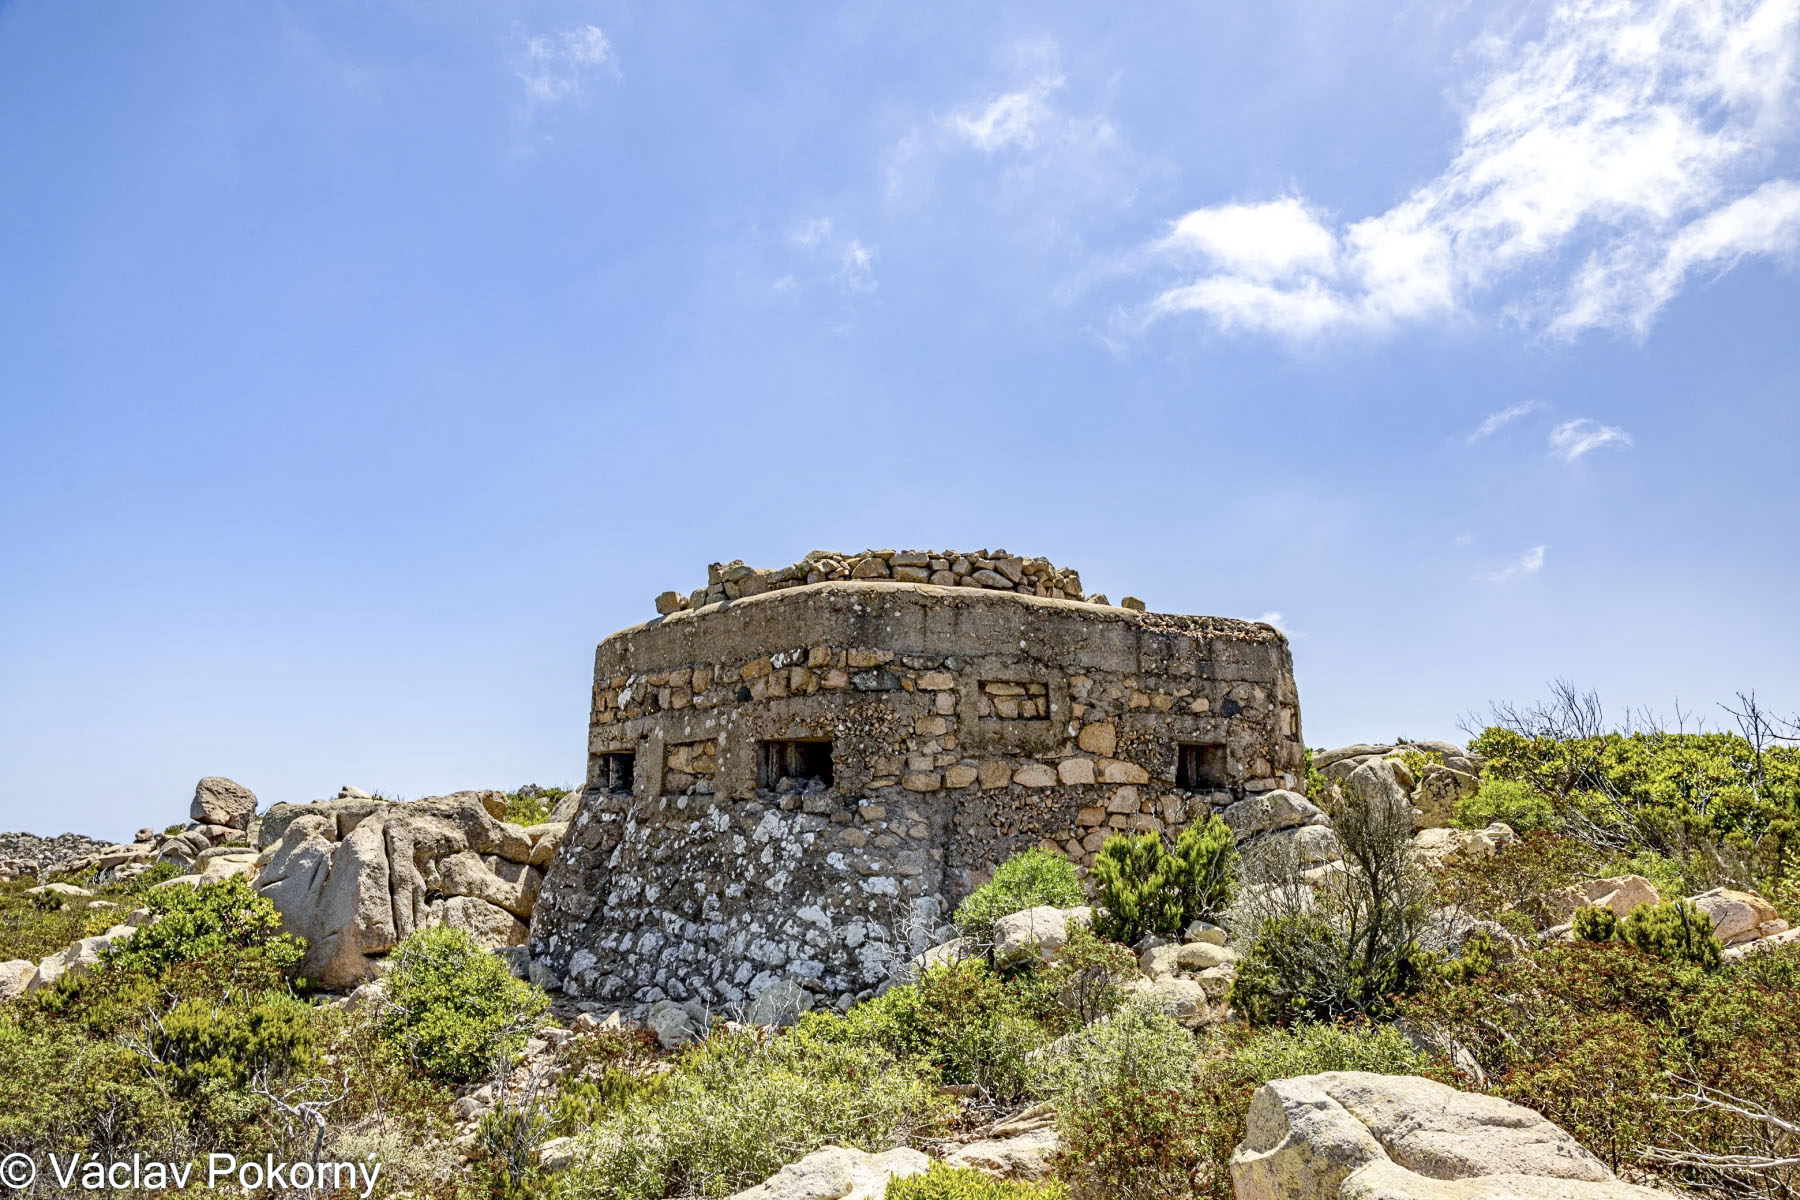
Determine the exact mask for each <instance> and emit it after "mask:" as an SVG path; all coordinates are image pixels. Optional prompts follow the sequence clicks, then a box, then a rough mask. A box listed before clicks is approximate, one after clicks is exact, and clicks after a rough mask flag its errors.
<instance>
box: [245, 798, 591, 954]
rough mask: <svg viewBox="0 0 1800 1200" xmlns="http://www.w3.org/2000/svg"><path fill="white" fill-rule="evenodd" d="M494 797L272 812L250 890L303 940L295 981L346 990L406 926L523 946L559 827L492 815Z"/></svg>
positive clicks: (338, 803)
mask: <svg viewBox="0 0 1800 1200" xmlns="http://www.w3.org/2000/svg"><path fill="white" fill-rule="evenodd" d="M505 811H506V801H505V797H504V796H503V795H502V794H501V793H499V792H458V793H456V794H454V795H450V796H440V797H434V798H431V799H427V800H419V801H414V802H411V803H405V804H400V803H390V802H387V801H383V800H377V799H374V798H355V797H352V798H348V799H345V800H334V801H324V802H321V803H318V804H307V805H276V806H275V808H274V809H272V810H271V811H270V813H269V814H268V816H267V817H265V818H264V820H263V823H262V833H263V837H264V838H265V839H268V838H269V837H270V835H271V834H273V835H274V840H273V841H268V842H266V844H265V846H264V849H263V851H262V854H261V856H260V857H259V858H258V860H257V863H258V871H257V875H256V880H255V887H256V890H257V891H258V892H260V893H261V894H263V895H264V896H267V897H268V898H269V899H270V900H271V901H273V902H274V904H275V907H276V908H277V909H278V910H279V911H280V912H281V917H282V924H283V926H284V927H285V928H286V929H287V931H288V932H290V933H293V934H295V935H297V936H299V937H303V938H305V939H306V941H307V952H306V958H305V960H304V961H303V962H302V963H301V966H300V974H302V975H303V976H305V977H306V978H307V979H309V980H311V981H313V982H315V983H318V984H322V985H324V986H326V987H354V986H355V985H357V984H359V983H361V982H363V981H364V980H367V979H370V978H372V977H373V976H374V974H375V960H376V959H378V958H380V957H381V956H382V955H385V954H386V953H387V952H388V951H389V950H391V949H393V947H394V946H395V944H396V943H398V942H399V940H400V939H401V938H403V937H405V936H406V935H407V934H409V933H411V932H413V931H414V930H415V929H421V928H425V927H428V926H432V925H450V926H454V927H456V928H460V929H466V930H468V931H469V933H471V934H472V935H474V937H475V939H476V940H477V941H478V942H480V943H481V944H482V945H484V946H488V947H490V948H496V949H497V948H500V947H503V946H517V945H523V944H524V943H525V941H526V939H527V937H528V935H529V929H528V926H527V922H528V921H529V920H530V918H531V913H532V907H533V905H534V904H535V903H536V901H537V896H538V891H539V889H540V888H541V887H542V885H543V879H544V870H543V868H544V865H545V864H546V863H548V862H549V861H550V858H551V856H552V855H553V854H554V853H555V851H556V845H557V842H558V840H559V839H560V838H561V836H562V833H563V828H564V827H563V826H561V825H552V824H544V825H536V826H530V827H524V826H519V825H513V824H509V823H507V822H505V821H502V820H500V819H499V817H500V816H502V815H503V814H504V813H505Z"/></svg>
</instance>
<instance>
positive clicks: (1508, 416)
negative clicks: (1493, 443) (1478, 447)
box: [1464, 400, 1544, 445]
mask: <svg viewBox="0 0 1800 1200" xmlns="http://www.w3.org/2000/svg"><path fill="white" fill-rule="evenodd" d="M1543 407H1544V402H1543V401H1542V400H1527V401H1526V402H1525V403H1523V404H1515V405H1513V406H1512V407H1511V408H1503V409H1501V410H1500V411H1499V412H1496V413H1489V414H1488V415H1487V419H1486V420H1484V421H1482V423H1481V424H1479V425H1477V426H1476V427H1475V428H1473V429H1471V430H1470V431H1469V433H1468V436H1467V437H1466V438H1464V440H1465V441H1467V442H1468V443H1469V444H1470V445H1474V444H1475V443H1476V442H1479V441H1480V440H1481V439H1482V438H1486V437H1493V436H1494V435H1495V434H1496V433H1499V432H1500V431H1501V430H1502V429H1505V428H1506V427H1507V426H1508V425H1511V424H1512V423H1513V422H1514V421H1516V420H1518V419H1519V418H1520V417H1525V416H1530V415H1531V414H1532V413H1534V412H1537V411H1538V410H1539V409H1541V408H1543Z"/></svg>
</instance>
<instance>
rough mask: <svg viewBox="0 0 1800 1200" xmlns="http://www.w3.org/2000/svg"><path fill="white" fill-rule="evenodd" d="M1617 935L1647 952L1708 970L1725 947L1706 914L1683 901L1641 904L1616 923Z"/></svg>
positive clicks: (1713, 966) (1716, 961) (1717, 963)
mask: <svg viewBox="0 0 1800 1200" xmlns="http://www.w3.org/2000/svg"><path fill="white" fill-rule="evenodd" d="M1619 937H1620V938H1621V939H1622V940H1623V941H1625V942H1626V944H1628V945H1630V946H1633V947H1635V948H1637V949H1639V950H1642V951H1643V952H1644V953H1646V954H1654V955H1656V956H1657V957H1658V958H1666V959H1668V960H1670V961H1671V962H1678V963H1692V964H1694V965H1695V966H1699V967H1704V968H1706V969H1707V970H1712V969H1713V968H1715V967H1717V966H1718V965H1719V953H1720V951H1722V950H1723V949H1724V947H1723V946H1722V945H1720V944H1719V939H1718V938H1717V937H1716V936H1715V935H1714V934H1713V927H1712V922H1711V921H1710V920H1708V919H1707V916H1706V914H1705V913H1703V912H1701V911H1700V910H1699V909H1697V908H1695V907H1694V906H1693V905H1691V904H1689V903H1688V902H1687V901H1685V900H1663V901H1660V902H1659V903H1656V904H1640V905H1639V906H1638V907H1636V908H1634V909H1632V910H1631V912H1630V913H1629V914H1628V915H1627V916H1626V918H1625V921H1624V923H1623V924H1622V925H1620V926H1619Z"/></svg>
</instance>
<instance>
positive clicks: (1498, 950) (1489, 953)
mask: <svg viewBox="0 0 1800 1200" xmlns="http://www.w3.org/2000/svg"><path fill="white" fill-rule="evenodd" d="M1529 932H1530V931H1529V930H1527V934H1529ZM1511 957H1512V947H1511V946H1510V945H1509V944H1507V942H1506V941H1505V940H1504V939H1502V938H1497V937H1495V936H1494V935H1493V933H1492V932H1490V931H1489V930H1486V929H1477V930H1475V931H1474V932H1473V933H1471V934H1469V936H1468V937H1466V938H1464V939H1463V943H1462V946H1461V948H1460V949H1459V950H1458V951H1457V954H1456V957H1455V958H1452V959H1448V960H1446V961H1444V962H1441V963H1439V964H1438V965H1437V973H1438V977H1439V978H1441V979H1447V980H1449V981H1450V982H1452V983H1462V982H1463V981H1465V980H1469V979H1476V978H1479V977H1480V976H1483V975H1486V974H1488V973H1489V972H1491V971H1492V970H1493V969H1494V968H1495V967H1496V966H1498V965H1499V964H1500V963H1502V962H1504V961H1505V960H1507V959H1509V958H1511Z"/></svg>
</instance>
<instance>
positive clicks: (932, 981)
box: [795, 958, 1049, 1102]
mask: <svg viewBox="0 0 1800 1200" xmlns="http://www.w3.org/2000/svg"><path fill="white" fill-rule="evenodd" d="M795 1033H796V1035H797V1036H798V1037H799V1038H802V1039H804V1038H809V1037H810V1038H819V1039H822V1040H831V1041H838V1042H846V1043H852V1044H855V1043H867V1044H872V1045H875V1046H878V1047H880V1048H881V1049H883V1050H885V1051H886V1052H888V1053H889V1054H892V1055H894V1056H896V1057H898V1058H902V1059H906V1060H910V1061H914V1062H918V1063H921V1064H923V1065H925V1066H927V1067H928V1068H929V1069H930V1070H931V1071H932V1073H933V1074H934V1075H935V1077H936V1078H937V1080H939V1081H940V1082H943V1083H949V1084H968V1085H972V1086H974V1087H976V1088H977V1089H979V1090H980V1092H981V1093H982V1094H983V1096H984V1097H985V1098H987V1099H989V1100H992V1101H1002V1102H1003V1101H1008V1100H1012V1099H1016V1098H1018V1097H1019V1096H1022V1095H1024V1093H1025V1090H1026V1086H1027V1067H1026V1062H1027V1058H1028V1056H1029V1055H1030V1054H1031V1052H1032V1051H1034V1050H1036V1049H1038V1048H1039V1047H1041V1046H1042V1045H1043V1044H1044V1043H1045V1042H1046V1041H1048V1040H1049V1037H1048V1034H1047V1032H1046V1031H1045V1030H1044V1029H1043V1028H1042V1027H1041V1026H1040V1025H1039V1023H1038V1022H1037V1021H1035V1020H1034V1019H1033V1017H1032V1014H1031V1013H1030V1012H1029V1011H1028V1009H1027V1006H1026V1004H1025V1002H1024V998H1023V995H1022V989H1021V988H1018V987H1013V986H1009V985H1008V983H1007V982H1006V981H1005V980H1003V979H1001V978H1000V977H999V976H998V975H996V974H995V973H994V972H993V971H992V970H990V969H989V968H988V966H987V963H986V962H985V961H983V960H981V959H978V958H969V959H964V960H963V961H961V962H957V963H949V964H945V965H943V966H939V967H933V968H932V969H930V970H928V971H926V972H925V973H924V974H922V975H921V976H920V977H919V979H918V981H917V982H916V983H910V984H903V985H901V986H898V987H892V988H889V989H888V990H887V991H886V992H884V993H882V994H881V995H880V996H878V997H876V998H875V999H873V1000H869V1001H866V1002H865V1003H862V1004H859V1005H857V1006H856V1007H855V1008H853V1009H851V1010H850V1012H849V1014H848V1015H847V1016H845V1017H843V1018H841V1019H840V1018H837V1017H835V1016H831V1015H828V1014H809V1015H808V1016H807V1017H805V1018H803V1019H802V1020H801V1022H800V1026H799V1027H798V1028H797V1029H796V1030H795Z"/></svg>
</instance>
